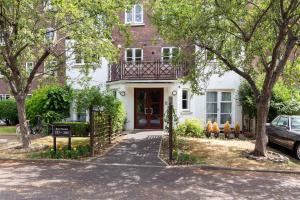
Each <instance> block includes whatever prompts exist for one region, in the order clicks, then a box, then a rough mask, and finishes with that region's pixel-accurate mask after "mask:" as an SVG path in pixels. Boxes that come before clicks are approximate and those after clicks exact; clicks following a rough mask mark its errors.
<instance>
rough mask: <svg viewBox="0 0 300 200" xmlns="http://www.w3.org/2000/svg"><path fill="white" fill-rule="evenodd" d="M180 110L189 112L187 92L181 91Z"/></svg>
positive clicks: (185, 90)
mask: <svg viewBox="0 0 300 200" xmlns="http://www.w3.org/2000/svg"><path fill="white" fill-rule="evenodd" d="M182 110H189V91H188V90H187V89H183V90H182Z"/></svg>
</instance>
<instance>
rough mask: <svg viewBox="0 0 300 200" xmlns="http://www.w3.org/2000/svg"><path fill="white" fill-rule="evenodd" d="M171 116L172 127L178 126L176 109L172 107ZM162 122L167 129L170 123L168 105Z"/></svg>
mask: <svg viewBox="0 0 300 200" xmlns="http://www.w3.org/2000/svg"><path fill="white" fill-rule="evenodd" d="M172 117H173V127H177V126H178V122H179V118H178V116H177V114H176V111H175V109H174V107H173V109H172ZM164 124H165V129H166V130H169V125H170V106H168V108H167V111H166V112H165V114H164Z"/></svg>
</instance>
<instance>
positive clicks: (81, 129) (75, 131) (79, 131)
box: [54, 122, 90, 137]
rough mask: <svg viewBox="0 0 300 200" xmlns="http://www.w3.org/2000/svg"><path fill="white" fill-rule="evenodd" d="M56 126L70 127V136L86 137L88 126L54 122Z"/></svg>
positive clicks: (79, 123)
mask: <svg viewBox="0 0 300 200" xmlns="http://www.w3.org/2000/svg"><path fill="white" fill-rule="evenodd" d="M54 124H57V125H68V126H70V127H71V133H72V136H77V137H88V136H89V131H90V130H89V124H88V123H86V122H55V123H54Z"/></svg>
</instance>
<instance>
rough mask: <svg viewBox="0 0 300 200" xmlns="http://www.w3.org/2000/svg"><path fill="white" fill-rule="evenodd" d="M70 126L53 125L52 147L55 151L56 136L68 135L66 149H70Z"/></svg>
mask: <svg viewBox="0 0 300 200" xmlns="http://www.w3.org/2000/svg"><path fill="white" fill-rule="evenodd" d="M71 136H72V135H71V126H68V125H53V126H52V137H53V149H54V152H55V153H56V137H68V138H69V142H68V149H69V150H71Z"/></svg>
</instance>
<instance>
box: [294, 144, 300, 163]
mask: <svg viewBox="0 0 300 200" xmlns="http://www.w3.org/2000/svg"><path fill="white" fill-rule="evenodd" d="M295 155H296V158H297V159H298V160H300V143H297V144H296V146H295Z"/></svg>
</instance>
